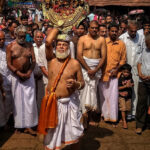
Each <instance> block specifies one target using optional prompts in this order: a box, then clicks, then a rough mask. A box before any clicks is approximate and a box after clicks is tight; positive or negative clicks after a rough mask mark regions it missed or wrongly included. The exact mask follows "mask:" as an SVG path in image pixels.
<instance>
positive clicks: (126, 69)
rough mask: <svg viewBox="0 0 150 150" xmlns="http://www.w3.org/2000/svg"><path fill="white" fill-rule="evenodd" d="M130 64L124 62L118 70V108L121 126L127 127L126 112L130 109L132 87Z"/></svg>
mask: <svg viewBox="0 0 150 150" xmlns="http://www.w3.org/2000/svg"><path fill="white" fill-rule="evenodd" d="M131 69H132V68H131V66H130V65H129V64H124V65H123V66H122V67H121V68H120V69H119V70H120V71H121V75H120V77H119V110H120V111H121V116H122V123H123V128H124V129H127V128H128V126H127V122H126V114H127V113H128V112H130V111H131V98H132V87H133V85H134V83H133V79H132V74H131Z"/></svg>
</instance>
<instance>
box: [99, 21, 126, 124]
mask: <svg viewBox="0 0 150 150" xmlns="http://www.w3.org/2000/svg"><path fill="white" fill-rule="evenodd" d="M108 30H109V37H108V38H106V45H107V62H106V65H105V67H104V69H103V75H102V81H101V82H100V84H99V90H100V104H101V112H102V115H103V117H104V120H105V121H110V122H112V124H113V126H114V127H116V122H117V120H118V78H117V77H118V75H119V74H118V71H119V68H120V67H121V66H122V65H123V64H125V62H126V47H125V44H124V43H123V42H122V41H121V40H119V39H118V32H119V26H118V25H117V24H115V23H111V24H110V26H109V28H108Z"/></svg>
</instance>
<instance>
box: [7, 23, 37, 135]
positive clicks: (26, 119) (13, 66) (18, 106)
mask: <svg viewBox="0 0 150 150" xmlns="http://www.w3.org/2000/svg"><path fill="white" fill-rule="evenodd" d="M15 34H16V40H15V41H14V42H12V43H10V44H9V45H8V46H7V50H6V53H7V65H8V68H9V69H10V71H11V79H10V81H11V84H12V85H11V89H12V95H13V99H14V120H15V128H16V129H17V130H16V131H17V132H18V131H20V129H25V130H24V132H29V133H31V134H35V133H34V132H33V130H32V129H31V127H34V126H36V125H37V123H38V115H37V105H36V98H35V83H34V76H33V73H32V72H33V69H34V67H35V56H34V51H33V46H32V45H31V44H30V43H27V42H26V41H25V37H26V27H25V26H23V25H20V26H19V27H17V28H16V30H15Z"/></svg>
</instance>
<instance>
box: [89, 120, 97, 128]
mask: <svg viewBox="0 0 150 150" xmlns="http://www.w3.org/2000/svg"><path fill="white" fill-rule="evenodd" d="M89 125H91V126H94V127H98V126H99V123H98V122H94V121H90V122H89Z"/></svg>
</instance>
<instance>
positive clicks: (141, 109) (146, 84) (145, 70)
mask: <svg viewBox="0 0 150 150" xmlns="http://www.w3.org/2000/svg"><path fill="white" fill-rule="evenodd" d="M145 42H146V46H147V47H146V48H145V49H144V50H143V52H142V54H141V57H140V59H139V61H138V75H139V78H140V80H139V86H138V103H137V109H136V133H137V134H141V133H142V129H143V127H144V126H145V123H146V116H147V111H148V97H149V96H150V34H149V35H147V36H146V37H145Z"/></svg>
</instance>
